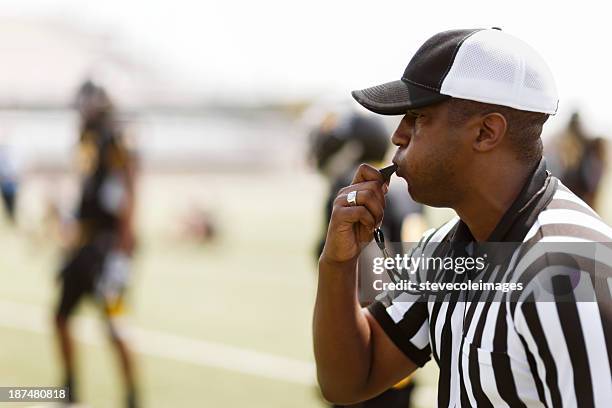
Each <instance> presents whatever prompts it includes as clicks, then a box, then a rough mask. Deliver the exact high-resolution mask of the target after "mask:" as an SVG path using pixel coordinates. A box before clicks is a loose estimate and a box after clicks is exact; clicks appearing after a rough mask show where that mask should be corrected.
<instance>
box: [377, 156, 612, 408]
mask: <svg viewBox="0 0 612 408" xmlns="http://www.w3.org/2000/svg"><path fill="white" fill-rule="evenodd" d="M543 191H547V192H548V193H546V192H545V193H542V192H543ZM547 194H548V197H546V195H547ZM517 234H518V235H517ZM470 237H471V234H470V233H469V229H468V228H467V226H466V225H465V224H464V223H463V222H462V221H461V220H459V219H458V218H455V219H453V220H451V221H450V222H448V223H446V224H445V225H444V226H442V227H441V228H439V229H437V230H435V231H433V232H429V233H427V234H426V237H425V238H426V239H425V240H423V241H422V242H424V241H429V242H434V243H438V244H437V247H441V245H440V243H443V242H451V243H452V242H457V241H459V240H463V242H465V241H466V240H469V239H470ZM517 237H518V238H517ZM466 238H467V239H466ZM472 239H473V238H472ZM509 240H513V241H517V242H522V243H523V244H522V245H521V246H520V248H517V250H516V251H515V252H514V253H513V254H512V257H511V259H510V261H509V262H508V263H506V264H503V265H502V266H500V265H497V266H495V267H493V266H492V267H490V268H487V269H486V270H485V271H484V272H483V273H484V274H485V275H488V277H489V278H490V277H491V276H493V275H497V276H498V278H497V280H504V281H515V282H516V281H522V282H524V283H525V284H526V285H527V286H528V285H529V284H530V282H532V281H533V280H534V277H536V276H538V274H541V273H542V271H544V270H545V269H546V268H550V267H555V266H560V265H561V266H565V267H567V265H566V263H567V260H568V259H571V260H572V261H573V262H574V263H573V264H572V265H574V268H575V269H576V272H577V273H578V276H579V278H580V279H579V280H580V284H581V285H586V286H587V287H589V288H590V289H591V291H592V292H593V296H594V299H596V301H578V300H577V299H574V301H563V302H560V301H549V302H543V301H542V302H540V301H538V302H536V301H534V299H533V298H531V299H530V298H529V296H532V295H528V296H527V298H525V297H524V296H523V297H520V298H512V296H506V297H504V299H503V300H502V301H490V298H487V297H486V295H483V294H482V293H481V294H476V295H475V296H469V294H468V296H467V297H466V296H465V293H462V294H461V293H458V292H453V293H449V294H448V295H445V296H444V297H443V298H440V297H438V298H437V299H434V298H432V297H431V295H421V296H418V295H416V294H412V295H409V294H407V293H402V294H400V295H399V296H397V297H395V299H393V300H392V301H384V302H375V303H374V304H372V305H371V306H370V307H369V310H370V311H371V313H372V314H373V315H374V317H375V318H376V320H377V321H378V322H379V324H380V325H381V327H382V328H383V329H384V330H385V332H386V333H387V335H388V336H389V337H390V338H391V339H392V341H393V342H394V343H395V344H396V345H397V346H398V347H399V348H400V350H402V351H403V352H404V353H405V354H406V355H407V356H408V357H409V358H410V359H411V360H412V361H413V362H415V363H416V364H417V365H419V366H423V365H424V364H425V363H426V362H427V361H428V360H429V359H430V358H431V357H432V356H433V358H434V359H435V361H436V362H437V364H438V366H439V368H440V378H439V382H438V406H439V407H549V408H552V407H612V375H611V372H612V299H611V287H612V273H611V270H612V269H611V267H612V264H609V263H608V264H606V263H605V262H604V263H602V262H601V261H600V260H599V261H596V260H595V256H592V257H589V256H588V255H585V254H568V252H571V251H568V250H567V249H555V250H550V249H548V250H547V251H546V252H545V253H538V251H542V249H541V247H539V246H537V245H535V244H536V243H537V244H538V245H540V244H542V243H544V242H553V243H556V242H589V243H609V242H612V228H610V227H609V226H608V225H606V224H605V223H604V222H603V221H602V220H601V219H600V218H599V217H598V216H597V214H596V213H595V212H594V211H593V210H592V209H590V208H589V207H588V206H587V205H586V204H585V203H584V202H583V201H582V200H580V199H579V198H578V197H577V196H575V195H574V194H573V193H572V192H571V191H569V190H568V189H567V188H566V187H565V186H563V185H562V184H561V183H560V182H559V181H558V180H557V179H556V178H554V177H551V176H550V175H549V174H547V172H546V170H545V165H544V164H543V163H541V164H540V166H539V167H538V169H537V170H536V171H535V173H534V174H533V175H532V177H531V178H530V180H529V181H528V183H527V185H526V186H525V187H524V188H523V191H522V192H521V193H520V194H519V197H518V198H517V200H516V201H515V203H514V204H513V205H512V206H511V207H510V209H509V210H508V212H507V213H506V215H504V217H503V218H502V220H501V221H500V223H499V225H498V226H497V227H496V229H495V231H494V232H493V234H492V236H491V238H490V239H489V241H509ZM429 246H430V245H428V247H429ZM548 248H550V247H548ZM564 248H565V247H564ZM605 248H607V250H610V248H611V247H610V245H607V246H606V244H604V249H603V250H604V251H605V250H606V249H605ZM424 250H425V249H424ZM561 252H563V253H561ZM607 259H612V257H608V258H607ZM576 265H577V266H576ZM454 275H455V276H453V277H452V279H453V280H454V279H465V276H462V275H458V274H454ZM428 276H429V275H428ZM431 276H437V279H438V280H443V279H447V280H448V279H449V278H448V276H449V275H448V274H446V275H445V274H440V275H436V274H434V275H431ZM485 278H487V276H485ZM570 289H571V288H570ZM569 292H570V293H571V290H570V291H569ZM525 293H526V294H529V293H530V292H529V291H525ZM570 296H572V295H571V294H570Z"/></svg>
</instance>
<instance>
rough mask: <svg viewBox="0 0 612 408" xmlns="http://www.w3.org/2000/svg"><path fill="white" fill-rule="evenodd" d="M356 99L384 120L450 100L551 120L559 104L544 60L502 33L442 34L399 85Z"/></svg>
mask: <svg viewBox="0 0 612 408" xmlns="http://www.w3.org/2000/svg"><path fill="white" fill-rule="evenodd" d="M352 95H353V97H354V98H355V99H356V100H357V102H359V103H360V104H361V105H363V106H364V107H365V108H367V109H369V110H371V111H373V112H376V113H380V114H383V115H403V114H404V113H406V111H407V110H409V109H415V108H420V107H424V106H427V105H431V104H434V103H437V102H441V101H443V100H445V99H448V98H449V97H454V98H461V99H469V100H473V101H478V102H484V103H491V104H495V105H503V106H509V107H512V108H515V109H520V110H525V111H532V112H542V113H548V114H554V113H556V111H557V105H558V102H559V98H558V96H557V88H556V86H555V81H554V78H553V76H552V73H551V71H550V69H549V68H548V66H547V65H546V63H545V62H544V60H543V59H542V57H541V56H540V55H539V54H538V53H537V52H536V51H535V50H534V49H533V48H531V47H530V46H529V45H528V44H526V43H525V42H523V41H521V40H519V39H518V38H516V37H514V36H512V35H509V34H507V33H505V32H503V31H501V30H500V29H498V28H492V29H470V30H450V31H444V32H442V33H438V34H436V35H434V36H433V37H431V38H430V39H429V40H427V41H426V42H425V43H424V44H423V45H422V46H421V48H419V50H418V51H417V52H416V54H414V56H413V57H412V59H411V60H410V62H409V63H408V66H407V67H406V70H405V71H404V75H402V78H401V79H400V80H398V81H393V82H387V83H385V84H382V85H377V86H373V87H371V88H366V89H362V90H359V91H353V92H352Z"/></svg>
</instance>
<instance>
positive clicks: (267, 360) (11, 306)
mask: <svg viewBox="0 0 612 408" xmlns="http://www.w3.org/2000/svg"><path fill="white" fill-rule="evenodd" d="M71 325H72V326H73V328H72V332H73V333H74V336H75V339H77V340H78V341H80V342H83V343H87V344H92V345H101V344H105V343H106V342H107V336H106V333H105V331H104V330H103V323H102V322H101V321H100V320H96V319H92V318H87V317H75V318H74V319H73V322H72V323H71ZM0 326H2V327H6V328H11V329H19V330H25V331H30V332H34V333H40V334H45V335H51V333H52V318H51V314H50V313H49V312H48V311H46V310H44V309H42V308H41V307H37V306H33V305H30V304H24V303H16V302H10V301H5V300H0ZM128 330H129V336H130V347H131V348H132V349H133V350H134V351H136V352H137V353H140V354H145V355H149V356H154V357H162V358H167V359H170V360H175V361H181V362H185V363H190V364H195V365H199V366H205V367H213V368H219V369H223V370H229V371H234V372H237V373H241V374H248V375H253V376H257V377H264V378H269V379H272V380H277V381H284V382H290V383H295V384H300V385H306V386H313V385H315V378H316V377H315V366H314V364H313V363H309V362H305V361H300V360H296V359H292V358H287V357H280V356H276V355H273V354H269V353H263V352H259V351H252V350H247V349H243V348H239V347H234V346H228V345H224V344H220V343H213V342H209V341H204V340H198V339H191V338H188V337H182V336H177V335H173V334H169V333H164V332H160V331H155V330H149V329H142V328H137V327H130V328H129V329H128Z"/></svg>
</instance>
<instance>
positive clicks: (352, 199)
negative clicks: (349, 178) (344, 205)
mask: <svg viewBox="0 0 612 408" xmlns="http://www.w3.org/2000/svg"><path fill="white" fill-rule="evenodd" d="M346 201H348V204H349V206H351V207H354V206H356V205H357V191H351V192H349V193H348V194H347V195H346Z"/></svg>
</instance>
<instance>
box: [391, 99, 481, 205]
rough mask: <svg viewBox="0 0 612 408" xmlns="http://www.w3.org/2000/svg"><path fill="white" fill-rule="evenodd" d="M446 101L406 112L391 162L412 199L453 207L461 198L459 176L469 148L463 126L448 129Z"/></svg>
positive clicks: (469, 152)
mask: <svg viewBox="0 0 612 408" xmlns="http://www.w3.org/2000/svg"><path fill="white" fill-rule="evenodd" d="M448 108H449V107H448V102H442V103H439V104H436V105H432V106H428V107H426V108H420V109H415V110H411V111H409V112H408V113H407V114H406V115H405V116H404V118H403V119H402V121H401V122H400V124H399V126H398V128H397V130H396V131H395V133H394V134H393V136H392V138H391V141H392V142H393V144H394V145H396V146H397V147H398V149H397V152H396V153H395V156H394V158H393V161H394V162H395V163H396V164H397V165H398V170H397V175H398V176H400V177H402V178H404V179H405V180H406V182H407V183H408V191H409V192H410V195H411V196H412V198H413V199H414V200H415V201H418V202H420V203H423V204H426V205H430V206H433V207H452V206H453V204H454V203H456V202H457V201H458V200H459V199H460V198H461V184H460V182H461V181H460V180H461V175H462V174H463V170H464V169H465V167H466V166H467V164H468V162H469V157H470V154H471V149H470V148H469V143H466V140H465V139H466V138H463V137H462V132H464V131H465V129H461V128H451V127H450V126H449V122H448Z"/></svg>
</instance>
